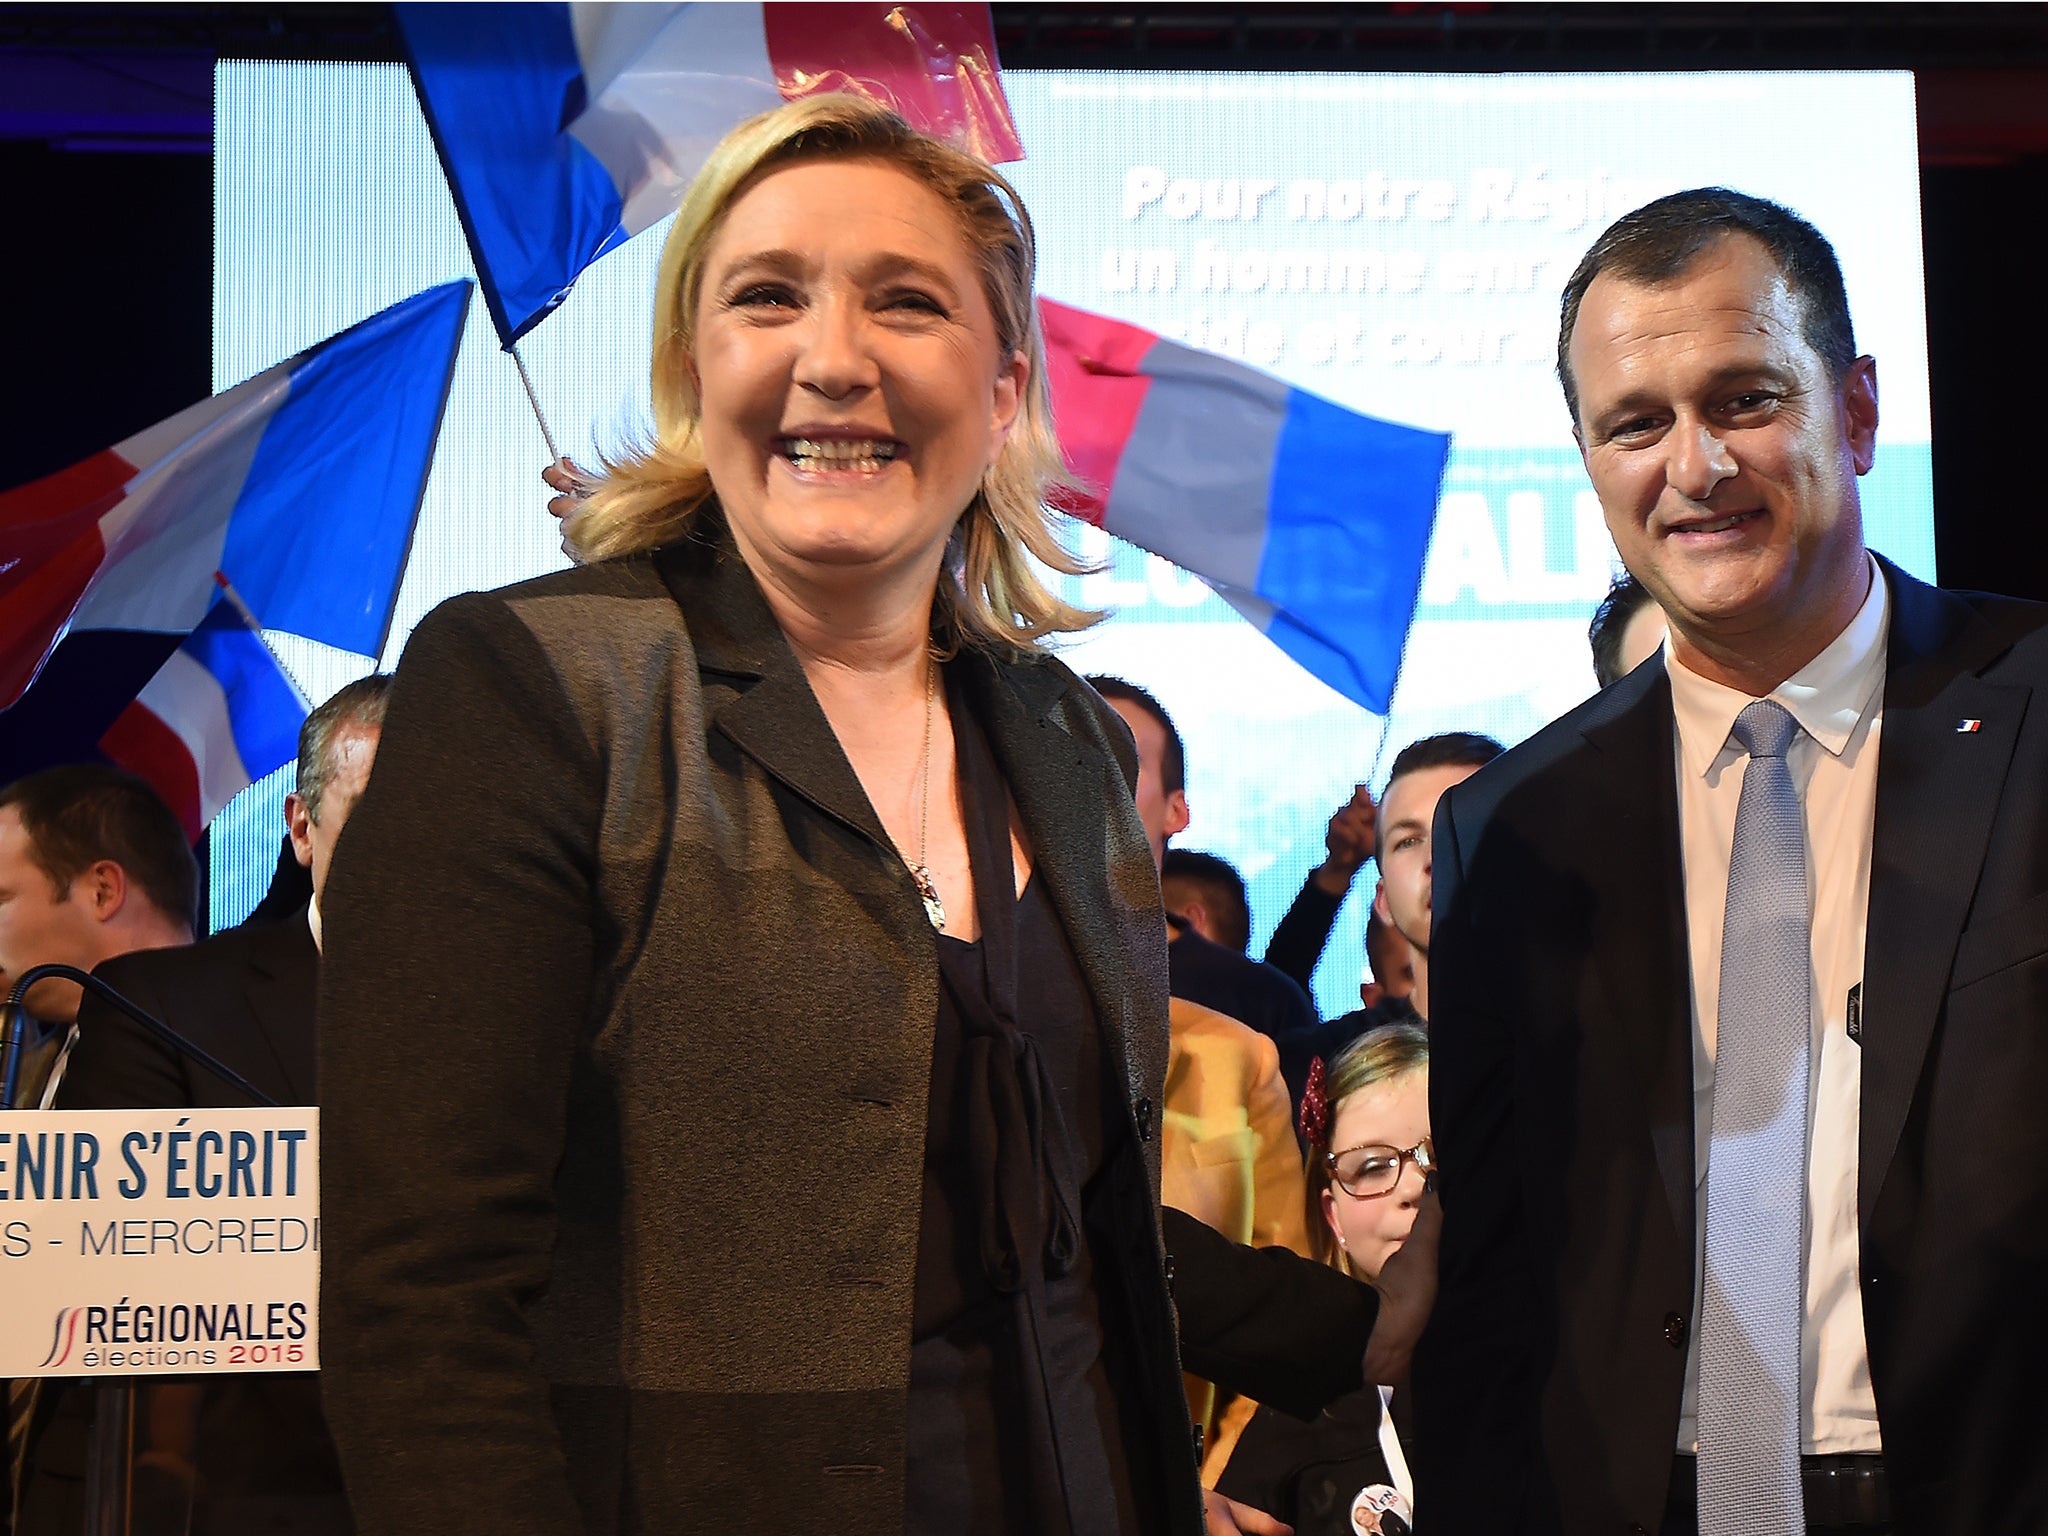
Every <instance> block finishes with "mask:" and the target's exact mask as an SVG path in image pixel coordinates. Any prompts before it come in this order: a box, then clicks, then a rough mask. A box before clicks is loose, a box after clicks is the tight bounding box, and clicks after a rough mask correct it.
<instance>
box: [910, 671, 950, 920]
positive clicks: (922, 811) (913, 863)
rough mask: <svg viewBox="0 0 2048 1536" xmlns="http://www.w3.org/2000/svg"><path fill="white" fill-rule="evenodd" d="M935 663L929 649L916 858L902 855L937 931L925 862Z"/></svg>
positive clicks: (938, 912)
mask: <svg viewBox="0 0 2048 1536" xmlns="http://www.w3.org/2000/svg"><path fill="white" fill-rule="evenodd" d="M937 673H938V664H937V663H936V662H935V661H933V660H932V657H931V655H930V653H929V652H927V653H926V655H925V662H924V751H923V754H922V756H921V758H920V760H919V764H918V780H919V784H920V788H919V791H918V806H917V857H916V858H915V859H909V858H906V859H904V860H903V862H904V863H905V864H907V865H909V866H910V879H911V882H912V883H913V884H914V885H916V887H917V894H918V895H919V896H921V897H922V898H923V899H924V915H925V916H926V917H927V918H929V919H930V920H931V925H932V926H933V927H934V928H936V929H938V930H939V932H941V933H944V932H945V931H946V904H945V903H944V902H943V901H941V900H940V899H939V887H938V885H937V883H936V882H935V881H933V879H932V872H931V866H930V865H928V864H927V863H926V862H925V848H926V841H927V836H928V834H929V832H930V829H931V816H932V700H933V695H935V694H936V693H937V692H938V677H937Z"/></svg>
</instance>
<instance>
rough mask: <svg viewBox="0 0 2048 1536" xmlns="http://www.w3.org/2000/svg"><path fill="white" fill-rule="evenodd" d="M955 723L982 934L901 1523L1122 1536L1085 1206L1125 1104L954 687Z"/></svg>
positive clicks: (932, 1194) (927, 1217) (934, 1213)
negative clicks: (1023, 878) (1017, 863)
mask: <svg viewBox="0 0 2048 1536" xmlns="http://www.w3.org/2000/svg"><path fill="white" fill-rule="evenodd" d="M953 719H954V730H955V736H956V739H957V741H958V756H959V778H960V784H961V792H962V800H963V804H964V809H965V812H966V818H967V831H968V848H969V853H970V856H971V858H972V861H973V866H974V884H975V900H976V905H977V907H978V908H979V910H980V914H981V926H982V937H981V938H980V940H978V941H977V942H975V943H972V944H968V943H963V942H961V941H960V940H958V939H955V938H950V937H946V936H944V935H943V934H942V935H941V937H940V939H939V967H940V973H941V986H940V989H939V1010H938V1027H937V1031H936V1035H935V1040H934V1045H933V1051H932V1078H931V1101H930V1106H931V1107H930V1111H929V1119H928V1124H927V1131H926V1139H925V1162H924V1205H923V1218H922V1228H921V1231H920V1233H919V1247H918V1259H917V1287H916V1296H915V1305H914V1309H913V1319H912V1345H911V1390H910V1423H909V1465H908V1498H907V1503H906V1510H905V1529H906V1530H907V1531H909V1532H911V1533H914V1536H942V1533H952V1532H965V1531H973V1532H976V1533H1003V1532H1014V1533H1017V1536H1069V1533H1070V1536H1113V1533H1119V1532H1128V1531H1135V1530H1136V1529H1138V1524H1137V1518H1136V1515H1135V1511H1134V1508H1133V1505H1134V1496H1133V1493H1132V1487H1131V1478H1130V1471H1129V1466H1128V1464H1127V1455H1126V1449H1125V1446H1124V1443H1123V1434H1124V1430H1123V1423H1124V1420H1125V1418H1126V1414H1125V1411H1124V1410H1123V1409H1122V1408H1120V1406H1119V1394H1118V1392H1117V1389H1116V1387H1115V1386H1114V1385H1113V1372H1112V1371H1111V1369H1110V1368H1109V1366H1108V1365H1107V1364H1106V1362H1105V1360H1104V1357H1103V1338H1104V1336H1103V1325H1102V1295H1101V1286H1100V1284H1099V1279H1100V1277H1099V1275H1098V1267H1099V1265H1100V1264H1101V1263H1102V1262H1104V1261H1103V1260H1102V1259H1101V1258H1100V1257H1099V1256H1098V1254H1097V1253H1096V1252H1094V1251H1093V1248H1094V1246H1095V1245H1093V1244H1091V1242H1090V1239H1089V1236H1088V1232H1087V1226H1086V1223H1085V1222H1084V1221H1083V1219H1082V1214H1081V1213H1082V1210H1083V1207H1084V1203H1085V1200H1086V1195H1087V1191H1088V1189H1089V1187H1090V1185H1091V1184H1092V1182H1093V1181H1094V1179H1095V1178H1096V1176H1097V1175H1098V1174H1099V1173H1100V1172H1101V1170H1102V1167H1103V1164H1104V1161H1105V1159H1106V1157H1107V1155H1108V1153H1109V1152H1110V1150H1111V1148H1112V1145H1113V1138H1114V1137H1115V1136H1116V1135H1117V1134H1119V1129H1118V1127H1119V1121H1118V1118H1117V1116H1116V1114H1115V1113H1114V1110H1115V1109H1116V1107H1117V1106H1116V1103H1115V1100H1114V1099H1113V1098H1111V1097H1110V1096H1109V1094H1108V1093H1107V1091H1106V1090H1107V1075H1106V1074H1107V1067H1106V1064H1105V1062H1104V1058H1103V1045H1102V1037H1101V1032H1100V1030H1099V1028H1098V1026H1097V1022H1096V1017H1095V1010H1094V1006H1093V1004H1092V1003H1091V1001H1090V999H1089V994H1088V988H1087V985H1086V982H1085V980H1084V978H1083V976H1082V973H1081V970H1080V967H1079V965H1078V964H1077V963H1076V961H1075V958H1074V953H1073V948H1072V946H1071V944H1070V943H1069V942H1068V940H1067V936H1066V933H1065V931H1064V929H1063V928H1062V927H1061V924H1060V920H1059V916H1058V914H1057V913H1056V912H1055V911H1054V909H1053V906H1052V903H1051V902H1050V900H1048V899H1047V896H1046V893H1045V890H1044V886H1043V883H1042V882H1040V881H1038V880H1037V879H1035V878H1034V879H1033V880H1031V881H1030V882H1029V883H1028V884H1027V886H1026V887H1025V890H1024V893H1023V895H1022V896H1021V897H1016V896H1013V894H1012V893H1013V892H1014V890H1015V873H1014V866H1013V865H1012V862H1011V857H1010V835H1009V833H1010V818H1009V796H1008V791H1007V789H1006V787H1005V785H1004V783H1003V779H1002V775H1001V771H1000V769H999V768H998V766H997V764H996V762H995V758H994V755H993V754H992V752H991V751H990V749H989V746H988V743H987V741H986V739H985V738H984V736H983V735H982V732H981V730H980V728H979V726H978V725H976V724H975V722H974V720H973V716H972V713H971V710H970V709H969V708H968V707H967V706H966V704H965V701H964V699H962V697H961V696H960V694H959V693H958V691H957V690H956V691H955V692H954V694H953Z"/></svg>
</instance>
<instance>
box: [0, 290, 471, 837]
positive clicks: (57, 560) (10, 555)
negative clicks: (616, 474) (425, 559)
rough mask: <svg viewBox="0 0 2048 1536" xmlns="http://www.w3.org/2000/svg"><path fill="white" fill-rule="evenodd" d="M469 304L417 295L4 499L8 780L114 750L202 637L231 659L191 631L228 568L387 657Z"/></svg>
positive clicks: (280, 607) (243, 589)
mask: <svg viewBox="0 0 2048 1536" xmlns="http://www.w3.org/2000/svg"><path fill="white" fill-rule="evenodd" d="M469 297H470V284H469V283H468V282H466V281H464V282H454V283H447V284H444V285H442V286H441V287H439V288H431V289H428V290H427V291H426V292H424V293H421V294H416V295H415V296H414V297H412V298H410V299H407V300H406V301H405V302H404V303H402V304H395V305H393V306H392V307H391V308H389V309H387V310H384V311H382V312H381V313H379V314H376V315H373V316H371V317H370V318H369V319H368V320H365V321H363V322H362V323H361V324H359V325H357V326H354V327H353V328H351V329H349V330H347V331H343V332H342V333H341V334H340V335H338V336H334V337H331V338H330V339H328V340H327V341H324V342H322V343H320V344H319V345H318V346H316V347H313V348H312V349H310V350H309V351H306V352H302V353H300V354H299V355H298V356H297V357H294V358H291V359H289V360H288V361H286V362H283V363H280V364H278V365H277V366H276V367H274V368H270V369H267V370H265V371H264V372H262V373H259V374H257V375H256V376H255V377H254V378H252V379H249V380H248V381H247V382H245V383H243V384H239V385H237V386H236V387H235V388H233V389H230V390H227V391H225V392H224V393H222V394H218V395H215V396H213V397H212V398H211V399H209V400H204V401H201V402H200V403H199V404H198V405H195V406H192V407H191V408H190V409H188V410H184V411H181V412H179V413H178V414H177V415H176V416H173V417H171V418H170V419H169V420H167V421H163V422H159V423H158V424H157V425H156V426H153V427H150V428H147V429H146V430H144V431H142V432H139V433H137V434H136V435H135V436H134V437H131V438H128V439H126V440H124V441H122V442H119V443H116V444H115V445H114V446H113V447H112V448H109V449H106V450H104V451H103V452H101V453H97V454H95V455H93V456H92V457H91V458H89V459H85V460H83V461H81V462H80V463H77V464H74V465H72V466H71V467H70V468H69V469H65V470H60V471H58V472H57V473H56V474H54V475H50V476H47V477H45V478H44V479H41V480H36V481H32V482H31V483H29V484H27V485H24V486H19V487H17V488H16V489H14V490H11V491H7V492H5V493H0V783H4V782H6V781H7V780H10V779H13V778H17V777H19V776H20V775H21V774H24V773H29V772H33V771H34V770H36V769H38V768H44V767H48V766H50V765H52V764H56V763H65V762H81V761H92V760H94V759H95V758H97V757H100V756H105V755H107V750H106V748H105V747H104V746H103V745H102V742H103V739H104V738H105V737H106V735H107V733H108V731H109V730H110V729H112V728H113V727H114V726H115V724H116V721H117V720H118V719H119V718H120V717H121V716H122V714H123V712H124V711H125V710H127V708H128V706H129V705H130V704H131V703H133V702H134V701H135V700H136V699H137V697H138V696H139V695H141V694H142V693H143V692H144V690H145V688H147V687H149V686H152V685H153V683H154V682H155V680H156V679H158V677H159V676H160V674H161V673H162V672H163V671H164V669H165V667H166V664H167V663H169V662H170V661H171V659H172V655H173V653H174V652H178V651H180V649H181V648H183V647H185V646H186V645H187V643H188V639H191V640H193V641H194V642H195V643H196V644H198V646H199V650H197V651H193V652H189V653H188V655H191V656H195V657H206V658H212V659H214V660H218V659H220V658H221V657H222V656H223V655H224V654H225V653H224V652H223V651H222V650H221V649H220V647H221V646H222V645H224V644H225V643H226V642H225V640H223V639H220V638H217V637H216V638H213V639H208V638H206V637H204V636H200V635H197V634H195V632H197V631H201V630H202V628H204V627H207V622H208V619H209V615H210V614H213V613H214V611H215V604H216V602H217V601H218V600H219V599H220V596H221V592H222V586H221V583H222V579H223V573H224V574H225V579H226V580H229V581H232V582H233V584H234V589H235V592H236V594H237V595H238V596H239V598H240V599H241V600H242V601H243V602H244V603H245V604H246V605H247V608H248V610H249V612H250V613H252V614H253V615H254V616H255V618H256V619H257V620H260V622H261V623H262V624H263V625H264V626H265V627H266V628H269V629H274V630H284V631H287V632H289V633H292V634H296V635H303V636H305V637H307V638H308V639H312V640H317V641H320V642H321V643H322V644H325V645H330V646H333V647H335V648H337V649H340V650H344V651H352V652H355V653H357V654H359V655H364V656H376V655H378V654H380V653H381V652H382V650H383V648H384V642H385V638H386V635H387V633H388V631H389V628H390V623H391V611H392V605H393V600H394V599H395V597H396V595H397V589H398V581H399V577H400V576H401V575H402V574H403V571H404V568H405V559H406V555H407V553H408V552H409V550H410V548H411V545H412V531H413V524H414V522H415V520H416V519H417V517H418V514H419V503H420V496H421V493H422V492H423V491H424V489H425V487H426V478H427V470H428V467H429V465H430V464H431V463H432V459H433V451H434V440H435V437H436V436H437V435H438V433H439V430H440V424H441V413H442V409H443V407H444V406H445V404H446V402H447V395H448V384H449V381H450V379H451V377H452V375H453V372H454V367H455V355H456V350H457V347H458V345H459V344H460V341H461V337H462V326H463V320H464V317H465V315H466V313H467V311H468V307H469ZM214 622H215V623H216V624H218V623H225V620H223V619H219V618H218V617H216V619H215V621H214ZM208 647H212V649H208ZM209 664H210V663H209ZM273 670H274V664H273ZM173 675H174V676H175V675H176V674H175V673H174V674H173ZM278 681H279V682H280V683H282V682H283V679H282V678H281V677H280V678H279V679H278ZM165 686H169V684H166V685H165ZM285 686H287V687H289V685H288V684H286V685H285ZM223 687H224V688H225V687H226V684H223ZM252 697H253V695H252ZM249 729H251V730H255V729H256V727H254V726H251V727H249ZM264 729H265V730H267V729H268V728H267V727H266V728H264ZM293 729H296V721H294V722H293ZM269 739H270V738H269V737H268V736H265V735H263V734H262V733H261V732H259V733H258V734H257V735H255V736H251V737H249V738H248V741H249V742H255V741H258V740H269ZM237 740H238V742H240V741H241V738H237ZM236 750H237V751H238V752H239V751H241V750H242V746H241V745H238V746H237V748H236ZM249 750H250V751H252V752H254V753H255V755H256V756H258V757H261V756H263V755H265V752H266V751H267V749H265V750H263V751H258V750H256V748H255V747H253V746H251V747H250V748H249ZM225 760H226V759H225V758H224V757H223V756H221V754H220V753H219V752H216V753H214V755H213V757H212V758H211V759H209V761H215V762H221V761H225ZM243 765H244V766H245V767H249V768H253V767H254V766H255V765H254V764H253V763H252V762H250V761H248V759H247V758H246V757H245V758H244V759H243ZM271 766H273V767H274V766H276V765H275V764H272V765H271ZM263 771H268V770H267V769H266V770H263ZM203 777H204V776H203ZM206 782H207V783H209V784H213V785H218V784H219V783H222V782H224V780H222V779H221V778H220V777H219V776H218V775H217V774H216V775H213V776H211V777H209V778H206ZM210 794H211V791H209V792H208V793H207V794H202V795H201V797H200V800H201V802H202V803H204V802H205V801H207V800H208V799H209V798H210Z"/></svg>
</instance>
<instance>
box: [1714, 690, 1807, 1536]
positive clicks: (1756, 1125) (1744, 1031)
mask: <svg viewBox="0 0 2048 1536" xmlns="http://www.w3.org/2000/svg"><path fill="white" fill-rule="evenodd" d="M1732 734H1733V736H1734V738H1735V740H1736V741H1737V742H1739V743H1740V744H1741V745H1742V746H1743V747H1744V748H1745V749H1746V750H1747V751H1748V753H1749V764H1748V766H1747V767H1746V768H1745V769H1744V771H1743V776H1742V798H1741V800H1740V801H1739V802H1738V804H1737V807H1736V811H1735V842H1734V846H1733V848H1732V850H1731V852H1730V855H1729V860H1728V915H1727V922H1726V924H1725V925H1724V927H1723V928H1722V930H1721V1001H1720V1007H1719V1012H1718V1018H1717V1021H1716V1029H1715V1033H1716V1044H1715V1051H1714V1135H1713V1142H1712V1145H1711V1147H1710V1148H1709V1151H1708V1154H1707V1242H1706V1255H1705V1284H1704V1286H1703V1288H1702V1302H1701V1308H1700V1367H1699V1369H1700V1379H1699V1437H1700V1450H1699V1511H1700V1533H1701V1536H1800V1533H1802V1532H1803V1531H1804V1530H1805V1529H1806V1521H1805V1515H1804V1511H1803V1507H1802V1505H1801V1501H1800V1492H1799V1328H1800V1321H1801V1316H1802V1313H1803V1311H1804V1294H1803V1290H1802V1287H1801V1284H1800V1274H1801V1270H1802V1265H1801V1262H1800V1261H1801V1257H1802V1254H1803V1252H1804V1241H1803V1239H1804V1223H1805V1218H1806V1087H1807V1074H1808V1070H1809V1065H1808V1063H1809V1057H1810V1056H1811V1047H1810V1043H1809V1032H1810V1030H1811V1028H1812V1018H1811V1015H1812V995H1811V994H1812V990H1813V958H1812V955H1813V936H1812V928H1813V920H1812V913H1811V910H1810V908H1809V905H1808V901H1807V894H1806V835H1805V829H1804V826H1803V825H1802V821H1801V817H1800V809H1799V796H1798V793H1797V792H1796V791H1795V790H1794V789H1793V787H1792V774H1791V770H1790V769H1789V768H1788V767H1787V766H1786V763H1785V750H1786V748H1788V747H1789V746H1790V745H1791V744H1792V741H1793V738H1794V737H1796V736H1797V735H1798V734H1799V723H1798V722H1797V721H1796V720H1794V719H1793V718H1792V716H1791V715H1790V714H1789V713H1787V712H1786V710H1785V709H1784V707H1783V706H1782V705H1779V704H1774V703H1772V702H1771V701H1770V700H1768V699H1760V700H1758V701H1757V702H1756V703H1754V704H1751V705H1750V706H1749V707H1748V708H1746V709H1745V710H1743V712H1742V713H1741V715H1740V716H1738V717H1737V718H1736V721H1735V729H1734V731H1733V733H1732Z"/></svg>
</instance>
